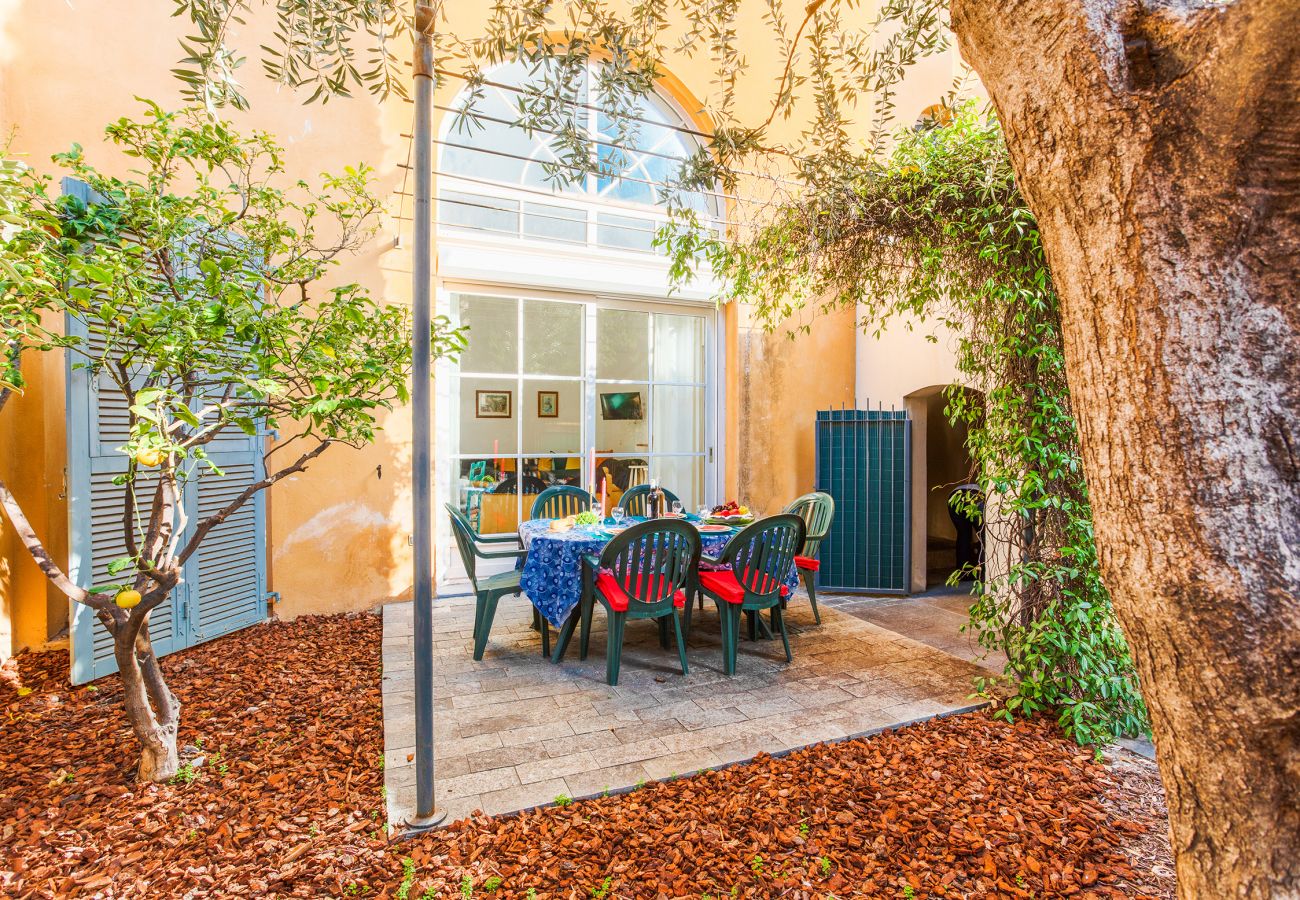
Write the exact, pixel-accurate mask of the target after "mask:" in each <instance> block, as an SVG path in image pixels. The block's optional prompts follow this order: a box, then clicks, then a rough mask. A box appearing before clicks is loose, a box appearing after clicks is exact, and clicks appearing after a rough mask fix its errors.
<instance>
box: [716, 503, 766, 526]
mask: <svg viewBox="0 0 1300 900" xmlns="http://www.w3.org/2000/svg"><path fill="white" fill-rule="evenodd" d="M705 521H706V522H708V523H709V524H710V525H748V524H749V523H750V522H752V521H754V514H753V513H752V512H750V509H749V507H748V506H741V505H740V504H739V503H737V502H736V501H735V500H728V501H727V502H726V503H723V504H722V505H721V506H715V507H713V509H712V510H711V511H710V512H709V515H708V518H706V519H705Z"/></svg>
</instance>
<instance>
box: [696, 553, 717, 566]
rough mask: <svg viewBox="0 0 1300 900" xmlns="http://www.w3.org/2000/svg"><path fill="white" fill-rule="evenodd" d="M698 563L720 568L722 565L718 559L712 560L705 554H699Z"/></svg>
mask: <svg viewBox="0 0 1300 900" xmlns="http://www.w3.org/2000/svg"><path fill="white" fill-rule="evenodd" d="M700 562H701V563H702V564H704V565H706V566H720V565H722V560H720V559H714V558H713V557H712V556H709V554H707V553H701V554H700Z"/></svg>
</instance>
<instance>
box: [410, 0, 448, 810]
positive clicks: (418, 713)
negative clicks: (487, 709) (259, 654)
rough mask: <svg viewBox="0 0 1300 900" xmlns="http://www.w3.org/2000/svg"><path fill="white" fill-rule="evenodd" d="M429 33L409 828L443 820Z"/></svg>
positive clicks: (425, 35) (419, 134)
mask: <svg viewBox="0 0 1300 900" xmlns="http://www.w3.org/2000/svg"><path fill="white" fill-rule="evenodd" d="M433 29H434V9H433V7H432V6H431V5H429V4H428V3H425V2H422V0H417V2H416V6H415V58H414V71H415V124H414V128H413V129H412V138H411V139H412V141H414V143H415V154H414V155H415V229H414V232H415V234H414V246H413V247H412V248H411V255H412V257H413V260H412V266H411V270H412V279H413V284H412V291H411V302H412V305H413V307H414V324H413V328H414V337H413V339H412V346H413V350H414V358H413V360H412V365H411V379H412V381H411V406H412V417H413V419H414V428H413V429H412V440H413V441H414V443H415V447H414V448H413V452H412V454H411V460H412V466H413V468H414V471H413V472H412V482H413V487H414V495H415V509H414V513H415V515H414V526H413V529H412V534H413V543H414V545H415V546H414V550H415V552H414V557H415V583H414V588H415V818H414V819H413V820H411V821H410V822H408V823H407V824H408V825H409V826H411V827H412V828H429V827H432V826H434V825H437V824H438V823H439V822H441V821H442V820H443V818H444V817H445V816H446V813H438V812H437V811H436V809H435V807H434V790H433V492H432V480H433V460H432V458H431V454H432V450H433V428H432V423H431V422H430V402H429V401H430V399H431V397H430V395H431V394H432V391H433V381H432V378H431V373H430V368H429V367H430V365H431V364H432V360H431V358H430V356H431V354H430V346H429V344H430V327H431V324H432V316H433V310H432V309H431V291H432V287H433V267H432V264H431V254H432V239H433V205H432V198H433V159H432V153H433Z"/></svg>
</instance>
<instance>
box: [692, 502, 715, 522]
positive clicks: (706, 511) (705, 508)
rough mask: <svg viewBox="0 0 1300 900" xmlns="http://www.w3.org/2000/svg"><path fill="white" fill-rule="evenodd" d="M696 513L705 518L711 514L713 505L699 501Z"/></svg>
mask: <svg viewBox="0 0 1300 900" xmlns="http://www.w3.org/2000/svg"><path fill="white" fill-rule="evenodd" d="M696 515H698V516H699V517H700V518H701V519H707V518H708V517H709V516H711V515H713V507H712V506H709V504H707V503H701V504H700V509H699V512H697V513H696Z"/></svg>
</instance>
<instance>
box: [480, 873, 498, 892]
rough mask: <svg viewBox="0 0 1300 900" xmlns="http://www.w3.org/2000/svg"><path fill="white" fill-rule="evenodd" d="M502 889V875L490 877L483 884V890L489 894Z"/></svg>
mask: <svg viewBox="0 0 1300 900" xmlns="http://www.w3.org/2000/svg"><path fill="white" fill-rule="evenodd" d="M500 888H501V876H500V875H489V876H488V878H487V880H486V881H484V882H483V890H485V891H487V892H488V893H495V892H496V891H498V890H499V889H500Z"/></svg>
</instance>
